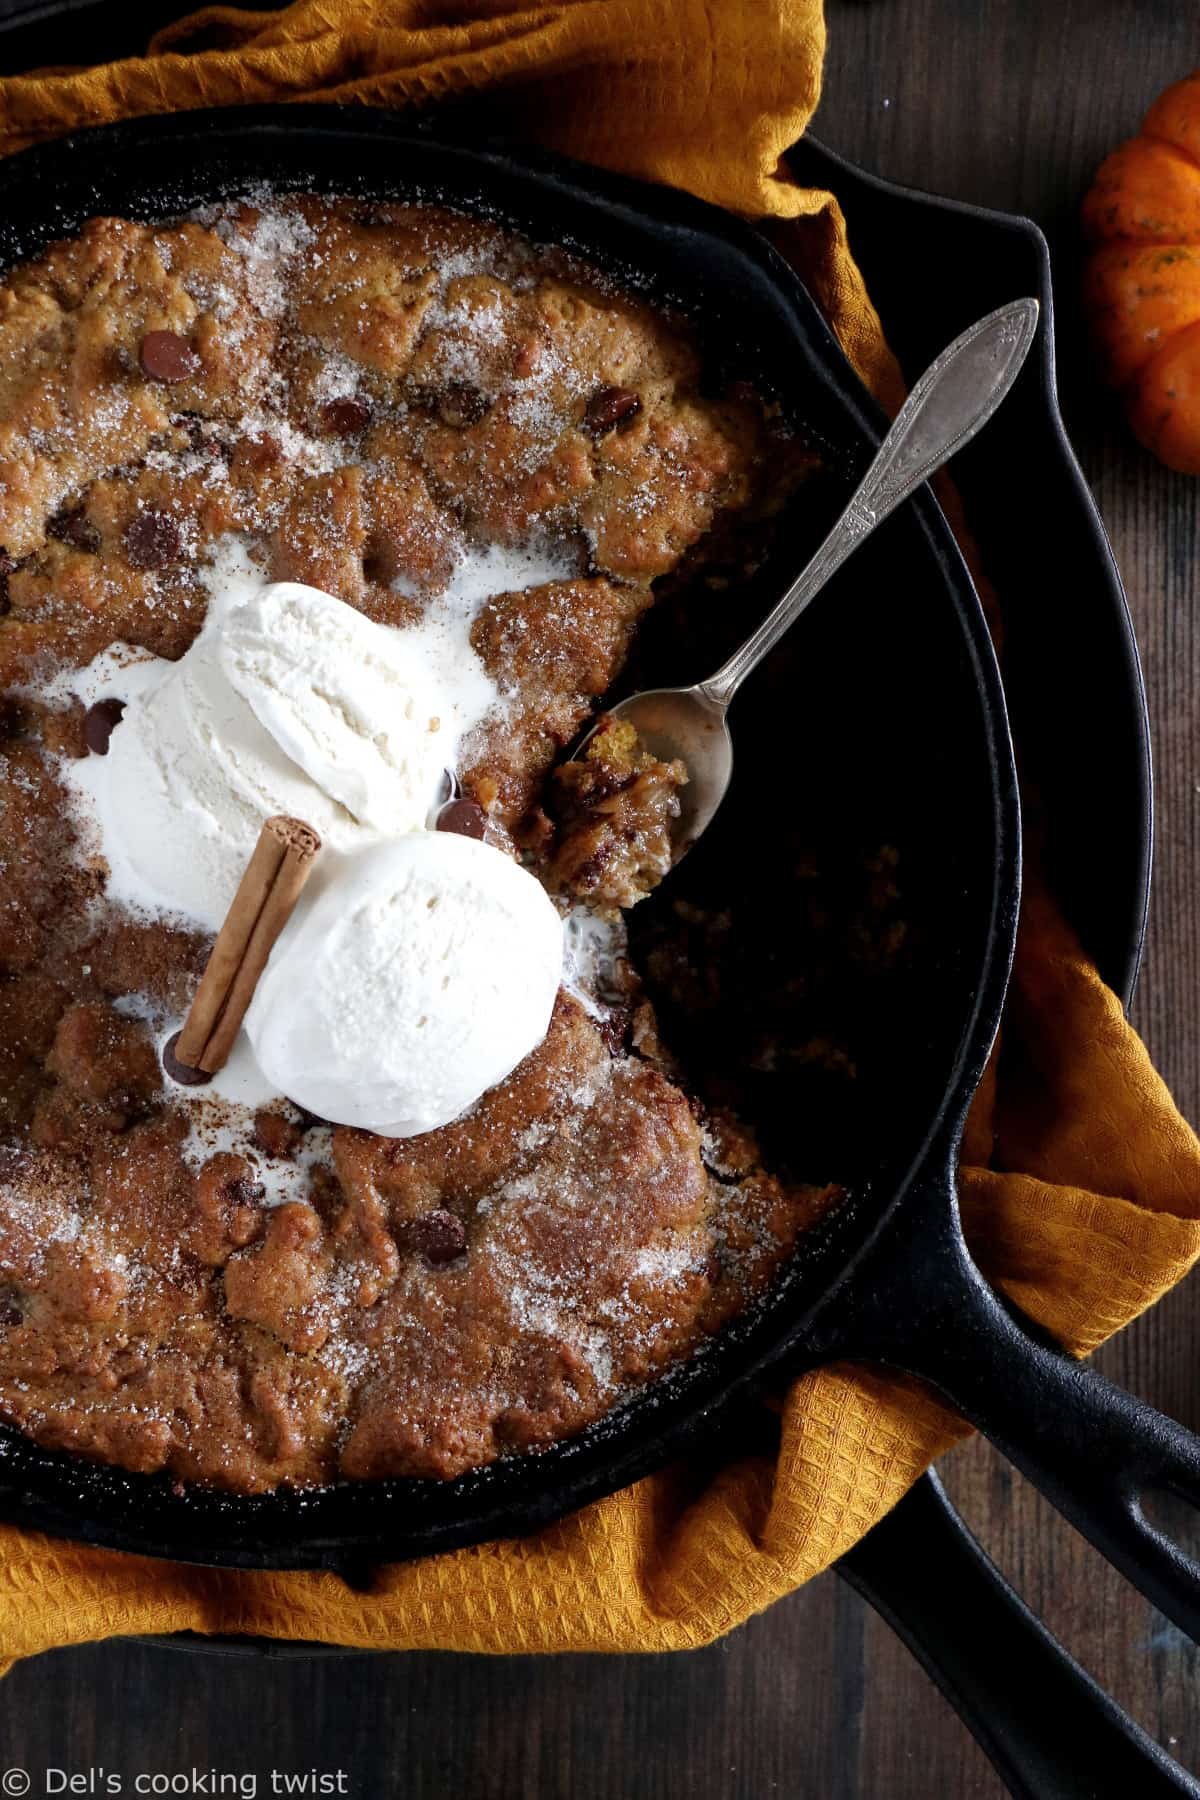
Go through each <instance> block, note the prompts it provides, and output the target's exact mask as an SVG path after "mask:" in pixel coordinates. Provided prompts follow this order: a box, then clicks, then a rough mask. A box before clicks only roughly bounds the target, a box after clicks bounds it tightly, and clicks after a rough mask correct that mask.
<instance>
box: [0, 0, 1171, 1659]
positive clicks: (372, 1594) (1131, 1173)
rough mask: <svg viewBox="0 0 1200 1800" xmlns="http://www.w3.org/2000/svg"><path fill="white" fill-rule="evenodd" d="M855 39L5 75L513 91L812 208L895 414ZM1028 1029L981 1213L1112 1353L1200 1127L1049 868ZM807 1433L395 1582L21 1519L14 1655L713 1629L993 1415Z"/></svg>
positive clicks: (821, 272) (611, 11) (720, 17)
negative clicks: (149, 1551)
mask: <svg viewBox="0 0 1200 1800" xmlns="http://www.w3.org/2000/svg"><path fill="white" fill-rule="evenodd" d="M823 45H824V27H823V20H822V14H821V7H820V0H721V3H720V4H719V5H713V4H712V3H711V0H543V3H542V4H533V3H532V0H531V3H530V4H528V5H526V6H521V5H519V4H516V3H515V0H300V3H299V4H297V5H293V6H291V7H289V8H288V9H287V10H286V11H284V12H282V13H247V12H239V11H236V10H233V9H230V8H227V7H211V8H209V9H208V10H206V11H204V12H201V13H198V14H196V15H195V16H194V17H192V18H191V19H189V20H185V21H183V22H182V23H180V24H178V25H175V26H172V27H171V28H170V29H168V30H167V31H165V32H162V33H160V35H159V37H158V38H157V39H156V40H155V41H154V43H153V44H152V45H151V51H150V54H149V55H148V56H147V57H145V58H138V59H136V60H131V61H126V62H121V63H115V64H110V65H108V66H106V67H102V68H96V69H87V70H81V71H74V70H66V71H59V72H54V71H51V72H43V73H41V74H39V75H31V76H21V77H15V78H11V79H7V80H3V81H0V149H4V150H14V149H17V148H19V147H21V146H23V145H25V144H28V143H31V142H34V141H36V140H37V139H39V138H42V137H45V136H48V135H53V134H55V133H58V132H63V131H68V130H74V129H76V128H78V127H80V126H84V125H92V124H96V123H98V122H100V121H102V120H106V119H114V118H120V117H126V116H129V115H132V114H137V113H147V112H162V111H166V110H168V109H174V108H184V107H196V106H214V105H225V104H233V103H237V102H247V101H264V100H278V99H287V100H305V99H310V100H341V101H353V102H359V103H366V104H374V105H399V104H402V103H406V102H412V101H420V102H427V101H434V100H442V99H445V98H447V97H449V96H453V95H464V94H468V93H481V92H482V91H483V90H487V93H488V102H487V104H488V106H489V110H490V113H491V114H492V115H493V116H495V117H497V119H498V121H499V122H500V123H501V124H502V125H504V126H505V127H507V128H508V129H509V130H510V131H512V132H513V133H514V134H516V135H522V134H523V135H526V136H529V137H536V138H537V139H538V140H539V141H540V142H541V143H543V144H546V145H550V146H552V147H554V148H556V149H560V150H564V151H568V152H570V153H571V154H573V155H576V156H581V157H586V158H590V159H591V160H593V161H595V162H598V163H603V164H605V165H606V166H608V167H610V168H614V169H621V170H624V171H626V172H628V173H631V174H634V175H640V176H646V177H650V178H652V179H655V180H658V181H666V182H671V183H674V184H676V185H677V186H680V187H685V188H689V189H691V190H692V191H693V192H694V193H697V194H700V195H703V196H704V197H705V198H706V199H709V200H713V201H717V202H719V203H721V204H723V205H726V206H730V207H735V208H737V209H739V210H740V211H743V212H746V213H750V214H753V215H771V216H773V217H774V218H775V219H786V220H791V221H793V222H794V223H793V224H792V225H791V226H790V227H788V230H789V232H790V233H791V242H790V248H791V250H792V253H793V255H794V256H795V257H796V260H797V261H798V263H799V264H800V266H801V267H802V269H803V271H804V273H805V276H806V278H807V280H808V282H809V284H810V286H811V288H812V289H813V291H814V292H815V294H816V295H817V297H818V299H819V300H820V302H821V304H822V305H823V306H824V308H825V310H826V311H827V313H828V315H829V317H830V319H831V321H832V323H833V325H834V326H835V328H836V330H837V332H838V335H839V337H840V339H841V341H842V344H843V345H844V347H845V349H846V351H847V353H848V355H849V356H850V357H851V359H852V360H853V362H854V363H855V364H856V366H857V367H858V369H859V371H860V372H861V373H862V375H863V376H864V378H865V379H866V380H867V381H868V382H869V384H870V385H871V386H872V387H873V388H874V389H875V391H876V392H877V393H878V394H879V395H880V397H881V398H882V399H883V400H884V401H885V403H887V404H894V403H895V401H896V398H897V395H898V392H899V376H898V372H897V369H896V366H895V364H894V363H893V361H892V359H891V357H890V354H889V352H888V349H887V345H886V343H885V341H884V338H883V334H882V331H881V329H880V325H879V321H878V319H877V317H876V314H875V312H874V309H873V308H872V306H871V304H870V301H869V299H868V298H867V295H866V293H865V291H864V289H863V285H862V281H861V279H860V277H859V274H858V271H857V270H856V268H855V266H854V263H853V261H852V260H851V258H850V255H849V251H848V249H847V246H846V234H845V229H844V225H843V222H842V218H841V214H840V212H839V211H838V208H837V205H836V203H835V201H834V200H833V199H832V197H831V196H830V195H828V194H823V193H816V192H811V191H806V190H804V189H801V188H799V187H797V186H796V185H795V184H794V183H793V182H792V181H791V180H790V179H789V177H788V174H787V171H786V168H785V167H784V165H783V164H782V162H781V156H782V153H783V151H784V150H785V149H786V148H787V146H788V145H789V144H791V143H792V142H793V141H794V140H795V139H796V138H797V137H799V135H800V133H801V132H802V131H803V129H804V127H805V125H806V124H807V122H808V119H809V117H810V115H811V113H812V111H813V109H814V107H815V105H816V102H817V96H818V92H819V86H820V69H821V56H822V51H823ZM1001 611H1002V602H1001ZM1004 1030H1005V1052H1004V1057H1003V1059H1002V1061H1001V1062H1000V1063H999V1064H997V1065H995V1066H994V1067H993V1069H992V1071H991V1072H990V1074H989V1078H988V1079H987V1080H986V1081H985V1083H984V1086H983V1089H982V1090H981V1094H980V1097H979V1099H978V1100H977V1102H976V1105H975V1107H974V1109H973V1112H972V1116H971V1121H970V1125H969V1129H968V1136H967V1142H966V1145H965V1148H964V1168H963V1178H962V1187H963V1211H964V1217H965V1221H966V1226H967V1231H968V1235H969V1238H970V1241H971V1246H972V1249H973V1250H974V1252H975V1254H976V1255H977V1257H978V1259H979V1261H980V1263H981V1264H982V1266H983V1267H984V1269H985V1270H986V1271H987V1273H988V1274H989V1276H990V1277H991V1278H992V1280H993V1281H995V1282H997V1283H998V1284H999V1285H1000V1286H1001V1287H1003V1288H1004V1289H1005V1290H1006V1291H1007V1292H1008V1293H1009V1294H1011V1296H1012V1297H1013V1299H1014V1300H1015V1301H1016V1302H1017V1304H1018V1305H1020V1306H1021V1307H1022V1308H1024V1310H1025V1311H1026V1312H1028V1313H1029V1314H1031V1315H1032V1316H1033V1317H1034V1318H1036V1319H1037V1320H1039V1321H1040V1322H1041V1323H1042V1324H1043V1325H1045V1326H1047V1327H1048V1328H1049V1329H1050V1330H1051V1331H1053V1332H1054V1333H1055V1335H1056V1336H1057V1337H1058V1338H1059V1339H1060V1340H1061V1341H1062V1342H1063V1343H1064V1344H1066V1345H1068V1346H1069V1347H1070V1348H1071V1349H1073V1350H1076V1351H1087V1350H1091V1349H1092V1348H1094V1347H1095V1345H1096V1344H1098V1343H1100V1342H1101V1341H1102V1340H1103V1339H1104V1338H1105V1337H1107V1336H1108V1335H1109V1333H1111V1332H1113V1331H1115V1330H1117V1329H1118V1328H1119V1327H1120V1326H1121V1325H1124V1324H1126V1323H1127V1322H1128V1321H1129V1320H1130V1319H1132V1318H1133V1317H1134V1316H1135V1315H1136V1314H1137V1313H1138V1312H1140V1311H1141V1310H1142V1309H1143V1308H1144V1307H1146V1306H1149V1305H1151V1304H1152V1303H1153V1302H1154V1301H1155V1300H1156V1299H1158V1297H1159V1296H1160V1295H1161V1294H1162V1293H1163V1292H1164V1291H1165V1290H1166V1289H1167V1288H1169V1287H1170V1286H1171V1285H1172V1283H1173V1282H1176V1281H1178V1280H1179V1279H1180V1277H1181V1276H1182V1275H1183V1274H1185V1273H1186V1271H1187V1270H1188V1269H1189V1268H1190V1267H1191V1265H1192V1263H1193V1261H1194V1260H1195V1258H1196V1256H1197V1254H1198V1253H1200V1222H1198V1220H1200V1143H1198V1142H1197V1139H1196V1137H1195V1136H1194V1135H1193V1133H1192V1131H1191V1130H1190V1128H1189V1127H1188V1126H1187V1124H1185V1122H1184V1121H1183V1119H1182V1118H1181V1117H1180V1116H1179V1114H1178V1112H1177V1111H1176V1110H1175V1107H1174V1106H1173V1104H1172V1102H1171V1098H1170V1096H1169V1094H1168V1093H1167V1091H1166V1089H1165V1088H1164V1086H1163V1084H1162V1082H1161V1081H1160V1080H1159V1078H1158V1076H1157V1075H1156V1074H1155V1072H1154V1070H1153V1069H1152V1068H1151V1066H1150V1063H1149V1061H1148V1059H1147V1056H1146V1053H1145V1050H1144V1049H1143V1047H1142V1045H1141V1044H1140V1043H1139V1041H1138V1039H1137V1037H1136V1036H1135V1034H1134V1033H1133V1031H1132V1030H1131V1029H1130V1027H1129V1025H1128V1024H1127V1023H1126V1021H1125V1019H1124V1017H1123V1015H1122V1012H1121V1007H1120V1005H1119V1003H1118V1001H1117V1000H1116V999H1115V998H1114V996H1113V995H1112V994H1111V993H1109V992H1108V991H1107V990H1106V989H1105V987H1104V986H1103V984H1102V983H1101V981H1100V980H1099V978H1098V976H1097V975H1096V973H1095V971H1094V970H1093V969H1092V968H1091V967H1089V965H1088V963H1087V962H1086V960H1085V959H1084V957H1083V956H1082V954H1081V952H1080V950H1079V947H1078V945H1077V944H1076V942H1075V941H1074V939H1073V937H1072V935H1071V933H1070V931H1069V930H1068V929H1067V927H1066V926H1065V925H1064V924H1063V922H1062V920H1061V919H1060V918H1059V917H1058V915H1057V913H1056V911H1055V909H1054V907H1053V906H1052V905H1051V903H1050V902H1049V901H1048V900H1047V899H1046V898H1045V897H1044V896H1042V895H1040V894H1039V893H1038V892H1037V891H1036V889H1035V891H1034V892H1033V894H1032V897H1031V898H1029V899H1028V900H1027V902H1026V905H1025V910H1024V915H1023V921H1022V927H1021V936H1020V944H1019V949H1018V954H1017V962H1016V970H1015V975H1014V981H1013V989H1012V995H1011V999H1010V1003H1009V1007H1008V1011H1007V1015H1006V1021H1005V1028H1004ZM782 1425H783V1432H782V1443H781V1447H780V1449H779V1452H778V1455H777V1456H775V1457H774V1458H773V1459H768V1458H765V1457H761V1458H753V1459H749V1460H746V1461H742V1462H735V1463H732V1464H730V1465H728V1466H726V1467H725V1468H723V1469H722V1470H721V1471H720V1472H719V1473H718V1474H717V1475H715V1476H706V1477H702V1476H701V1475H700V1474H699V1473H698V1472H697V1471H696V1470H695V1469H693V1468H690V1467H687V1466H678V1467H675V1468H673V1469H669V1470H666V1471H664V1472H663V1473H662V1474H659V1475H656V1476H654V1477H652V1478H650V1479H649V1480H646V1481H642V1482H640V1483H639V1484H638V1485H637V1486H636V1487H633V1488H630V1489H628V1490H626V1491H625V1492H624V1493H621V1494H617V1495H614V1496H613V1497H612V1498H610V1499H608V1500H603V1501H601V1502H599V1503H598V1504H597V1505H594V1506H591V1507H588V1508H587V1509H586V1510H585V1511H583V1512H581V1513H579V1514H577V1515H576V1516H575V1517H573V1518H570V1519H567V1520H565V1521H563V1522H562V1523H561V1524H558V1525H555V1526H552V1527H551V1528H550V1529H549V1530H546V1531H543V1532H542V1533H541V1535H540V1536H538V1537H535V1538H532V1539H530V1540H528V1541H525V1542H516V1543H513V1542H506V1543H497V1544H487V1545H484V1546H481V1547H480V1548H478V1549H474V1550H465V1551H460V1552H458V1553H457V1554H455V1555H451V1556H443V1557H435V1558H431V1559H429V1560H427V1561H425V1562H420V1563H414V1564H407V1565H399V1566H396V1567H387V1568H381V1569H380V1570H379V1571H378V1572H377V1574H376V1576H375V1579H374V1581H373V1583H372V1585H371V1587H370V1590H369V1591H368V1592H360V1591H352V1590H351V1589H349V1588H348V1587H346V1586H345V1584H344V1583H343V1582H342V1581H341V1580H340V1579H339V1578H338V1577H336V1576H333V1575H322V1574H247V1573H235V1572H227V1571H217V1570H207V1569H195V1568H189V1567H186V1566H184V1565H181V1564H170V1563H158V1562H151V1561H144V1560H142V1559H141V1558H137V1557H129V1556H121V1555H116V1554H112V1553H108V1552H104V1551H98V1550H87V1549H82V1548H79V1547H77V1546H74V1545H71V1544H65V1543H59V1542H56V1541H54V1540H51V1539H48V1538H44V1537H40V1536H37V1535H35V1534H33V1533H27V1532H21V1531H17V1530H13V1529H0V1552H2V1555H3V1571H4V1575H3V1582H2V1583H0V1655H2V1657H3V1658H6V1659H7V1663H0V1666H8V1665H11V1662H12V1661H13V1660H14V1659H15V1658H17V1657H20V1656H28V1655H30V1654H32V1653H34V1652H36V1651H39V1650H44V1649H47V1648H49V1647H50V1646H53V1645H62V1644H68V1643H78V1642H84V1641H87V1640H90V1639H96V1638H102V1637H105V1636H109V1635H113V1634H116V1633H126V1632H165V1631H172V1630H179V1629H182V1628H186V1629H190V1630H193V1631H200V1632H256V1633H262V1634H264V1635H267V1636H272V1637H293V1638H307V1639H322V1640H325V1641H328V1642H331V1643H341V1644H353V1645H364V1646H372V1647H374V1648H377V1649H402V1648H433V1647H436V1648H442V1649H457V1650H477V1651H478V1650H485V1651H549V1650H672V1649H684V1648H690V1647H693V1646H695V1645H698V1644H702V1643H705V1642H707V1641H708V1640H709V1639H711V1638H713V1637H716V1636H717V1635H718V1634H719V1633H721V1632H724V1631H728V1630H729V1629H730V1628H731V1627H733V1626H735V1625H738V1624H740V1623H741V1622H742V1621H743V1620H744V1619H746V1618H747V1617H748V1616H749V1615H750V1614H751V1613H753V1612H756V1611H757V1610H759V1609H760V1608H762V1607H764V1606H767V1605H768V1604H769V1603H770V1602H771V1601H773V1600H776V1599H778V1598H779V1597H780V1596H781V1595H783V1594H786V1593H788V1592H789V1591H790V1590H791V1589H792V1588H794V1587H796V1586H797V1585H798V1584H799V1583H800V1582H802V1581H806V1580H807V1579H808V1578H809V1576H811V1575H814V1574H816V1573H817V1571H818V1570H820V1569H823V1568H825V1567H827V1566H828V1564H829V1563H831V1562H832V1561H833V1560H834V1559H835V1558H836V1557H837V1556H838V1555H839V1554H840V1553H841V1552H842V1551H843V1550H845V1549H846V1548H847V1546H848V1545H849V1544H851V1543H852V1542H853V1541H854V1540H855V1539H856V1538H857V1537H858V1536H860V1535H861V1533H863V1532H864V1531H866V1530H867V1528H868V1527H869V1526H870V1525H871V1524H872V1523H873V1522H874V1521H875V1520H876V1519H878V1518H879V1517H880V1516H881V1514H883V1513H884V1512H885V1511H886V1510H887V1509H888V1508H889V1507H890V1506H892V1505H893V1504H894V1503H895V1501H896V1500H897V1499H898V1498H899V1497H900V1495H901V1494H902V1493H903V1492H904V1490H905V1489H906V1487H908V1485H909V1484H910V1483H911V1482H912V1481H913V1480H914V1479H915V1477H916V1476H917V1475H918V1474H919V1473H920V1471H921V1470H922V1469H924V1468H925V1466H926V1465H927V1464H928V1463H929V1462H930V1460H931V1459H932V1458H934V1457H935V1456H937V1455H938V1454H939V1453H940V1452H941V1451H943V1450H944V1449H946V1448H947V1446H948V1445H949V1444H951V1443H952V1442H953V1441H954V1440H955V1438H956V1437H957V1436H960V1435H962V1433H963V1431H964V1427H963V1425H962V1423H961V1421H959V1420H957V1419H956V1418H955V1417H954V1416H953V1415H952V1414H951V1413H950V1412H948V1411H947V1410H946V1408H944V1407H943V1406H942V1405H940V1404H939V1403H938V1402H937V1401H935V1400H934V1399H933V1398H932V1397H931V1396H930V1395H929V1393H928V1392H927V1391H926V1390H924V1389H922V1388H921V1387H920V1386H919V1385H918V1384H916V1383H914V1382H910V1381H907V1380H904V1379H900V1378H897V1377H894V1376H891V1375H885V1374H883V1373H880V1372H877V1371H864V1370H861V1369H857V1368H849V1367H836V1368H827V1369H821V1370H818V1371H816V1372H814V1373H812V1374H809V1375H807V1376H805V1377H804V1378H803V1379H802V1380H800V1381H798V1382H796V1383H795V1385H794V1386H793V1387H792V1388H791V1389H790V1391H789V1392H788V1393H787V1395H786V1397H785V1399H784V1402H783V1407H782Z"/></svg>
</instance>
